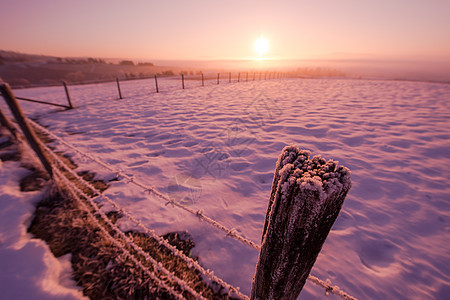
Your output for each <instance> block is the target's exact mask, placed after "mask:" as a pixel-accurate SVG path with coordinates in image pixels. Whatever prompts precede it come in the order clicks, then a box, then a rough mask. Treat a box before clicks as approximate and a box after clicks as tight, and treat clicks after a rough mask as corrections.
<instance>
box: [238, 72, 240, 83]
mask: <svg viewBox="0 0 450 300" xmlns="http://www.w3.org/2000/svg"><path fill="white" fill-rule="evenodd" d="M240 79H241V72H239V73H238V82H239V81H240Z"/></svg>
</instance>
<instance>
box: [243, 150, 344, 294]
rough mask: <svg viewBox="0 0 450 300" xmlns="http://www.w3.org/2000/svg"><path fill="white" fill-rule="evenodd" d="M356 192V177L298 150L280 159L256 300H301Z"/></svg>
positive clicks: (258, 270)
mask: <svg viewBox="0 0 450 300" xmlns="http://www.w3.org/2000/svg"><path fill="white" fill-rule="evenodd" d="M350 187H351V180H350V171H349V170H348V169H347V168H344V167H342V166H337V164H336V163H335V162H333V161H332V160H330V161H328V162H327V161H326V160H325V159H323V158H320V156H315V157H313V158H312V159H309V152H308V151H305V150H300V149H299V148H298V147H296V146H288V147H285V148H284V149H283V151H282V153H281V155H280V156H279V158H278V162H277V164H276V170H275V175H274V180H273V185H272V191H271V195H270V200H269V205H268V208H267V213H266V221H265V224H264V229H263V235H262V244H261V251H260V253H259V259H258V263H257V266H256V272H255V276H254V278H253V284H252V291H251V296H250V299H293V300H295V299H297V297H298V295H299V294H300V291H301V290H302V288H303V286H304V284H305V281H306V279H307V278H308V275H309V272H310V271H311V268H312V267H313V265H314V262H315V261H316V259H317V256H318V254H319V252H320V250H321V248H322V245H323V243H324V242H325V239H326V238H327V235H328V233H329V232H330V229H331V227H332V225H333V223H334V221H335V220H336V218H337V216H338V214H339V211H340V209H341V207H342V204H343V203H344V199H345V197H346V195H347V192H348V191H349V189H350Z"/></svg>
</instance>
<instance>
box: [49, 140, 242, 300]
mask: <svg viewBox="0 0 450 300" xmlns="http://www.w3.org/2000/svg"><path fill="white" fill-rule="evenodd" d="M43 147H44V149H45V150H46V151H47V152H49V153H50V155H51V156H52V157H53V159H54V160H55V161H56V162H57V163H58V164H59V165H60V166H61V167H63V168H64V169H65V171H66V172H68V173H69V174H70V175H72V176H73V177H74V178H75V179H76V180H77V181H78V182H79V183H80V184H82V185H83V186H85V187H87V188H88V189H89V190H91V192H93V193H94V197H92V198H90V199H89V203H90V204H91V206H93V207H94V209H95V210H96V211H99V210H100V208H99V207H98V205H97V204H96V203H95V202H94V199H95V198H97V197H101V198H103V199H104V200H106V201H107V202H108V203H110V204H111V205H112V206H113V207H114V208H116V209H117V210H118V212H120V213H122V214H123V215H124V216H126V217H127V218H129V219H130V220H131V221H132V222H133V223H135V224H136V225H137V226H139V227H140V228H141V229H143V230H144V232H145V233H147V234H149V236H151V237H152V238H154V239H155V240H156V241H157V242H158V243H159V244H160V245H161V246H164V247H166V248H168V249H169V250H170V251H171V252H172V253H173V254H174V255H175V256H177V257H179V258H181V259H182V260H183V261H184V262H185V263H186V264H187V265H188V267H194V268H195V269H196V270H198V271H199V272H200V273H201V274H202V275H203V276H205V277H206V278H208V279H209V280H211V281H215V282H217V283H219V284H221V285H222V286H223V287H224V288H225V290H226V291H227V292H229V294H230V295H233V296H236V297H239V298H242V299H248V297H247V296H245V295H244V294H242V293H240V292H239V289H238V288H236V287H233V286H232V285H230V284H228V283H226V282H225V281H223V280H222V279H220V278H219V277H217V276H215V275H214V272H213V271H210V270H205V269H204V268H203V267H202V266H201V265H200V264H199V263H198V262H196V261H195V260H193V259H192V258H190V257H188V256H186V255H185V254H184V253H183V252H181V251H180V250H178V249H177V248H176V247H174V246H172V245H171V244H170V243H169V241H168V240H166V239H164V238H163V237H161V236H159V235H158V234H156V232H155V231H154V230H151V229H149V228H147V227H145V226H144V225H143V224H142V222H140V221H138V220H136V218H134V217H133V216H132V215H131V214H130V213H128V212H127V211H126V210H125V209H124V208H122V207H121V206H120V205H119V204H118V203H117V202H115V201H113V200H112V199H110V198H109V197H108V196H106V195H104V194H103V193H102V192H101V191H100V190H98V189H97V188H95V187H94V186H93V185H92V184H91V183H89V182H88V181H86V180H85V179H83V178H82V177H81V176H79V175H78V174H77V173H76V172H74V171H73V170H72V169H70V168H69V167H67V166H66V165H65V164H64V162H62V160H61V159H60V158H59V157H58V156H57V155H56V154H55V153H54V151H52V150H51V149H50V148H49V147H48V146H46V145H44V144H43ZM75 189H76V191H77V192H78V193H80V192H81V193H83V194H82V196H83V197H89V196H88V195H87V194H86V193H85V192H82V191H81V190H80V189H79V188H77V187H76V186H75ZM99 213H101V214H102V218H107V220H108V222H107V223H108V225H110V223H111V222H110V220H109V218H108V217H107V216H106V215H104V213H102V212H99ZM103 215H104V217H103ZM110 226H111V225H110ZM116 227H117V226H115V225H114V228H116ZM117 230H119V231H120V232H122V231H121V230H120V229H118V228H117ZM136 247H139V246H136Z"/></svg>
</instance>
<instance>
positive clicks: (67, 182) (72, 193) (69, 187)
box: [54, 168, 185, 299]
mask: <svg viewBox="0 0 450 300" xmlns="http://www.w3.org/2000/svg"><path fill="white" fill-rule="evenodd" d="M54 172H55V174H56V175H57V178H58V179H59V180H61V181H62V182H63V183H64V184H65V186H66V188H67V190H68V191H69V193H70V196H71V197H72V198H73V199H75V200H76V201H77V203H78V204H79V205H80V207H81V208H82V209H83V210H84V211H86V212H87V215H88V217H89V218H90V219H91V220H92V221H93V222H94V224H95V225H96V226H97V227H98V228H99V229H100V231H101V232H102V234H103V236H104V237H105V238H106V239H107V240H108V241H110V242H111V243H112V244H113V245H115V246H116V247H118V248H119V249H121V250H122V252H123V253H124V255H125V256H126V257H128V258H129V259H131V260H132V261H133V262H134V263H135V265H136V266H138V267H139V268H140V269H142V270H143V271H144V273H146V274H147V275H148V276H149V277H150V278H151V279H152V280H154V282H156V283H157V284H158V285H159V286H161V287H163V288H164V289H166V290H167V291H168V292H169V293H170V294H171V295H172V296H174V297H175V298H176V299H185V298H184V297H183V295H181V294H180V293H178V292H177V291H175V290H174V289H173V287H171V286H169V285H167V284H166V283H165V282H164V281H162V280H161V279H159V278H158V277H157V276H156V274H155V273H154V272H152V271H150V270H149V269H148V268H147V267H145V266H144V265H142V263H141V262H140V261H139V260H138V259H137V258H136V257H135V256H133V255H132V254H131V253H130V252H129V251H128V250H127V249H125V248H124V247H123V244H121V243H120V242H119V241H118V240H117V238H114V237H113V236H112V235H111V234H110V233H109V232H108V231H107V230H106V229H105V228H104V227H103V225H102V224H100V222H99V221H98V219H97V218H96V217H95V216H94V215H93V214H92V212H91V210H90V209H89V208H88V206H87V205H86V204H85V203H84V201H83V200H81V198H80V196H79V194H83V192H81V191H79V189H78V188H77V187H76V186H75V185H73V183H71V182H70V180H69V179H67V177H65V176H64V175H63V174H62V173H61V172H60V171H59V170H58V169H56V168H54Z"/></svg>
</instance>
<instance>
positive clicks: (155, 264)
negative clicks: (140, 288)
mask: <svg viewBox="0 0 450 300" xmlns="http://www.w3.org/2000/svg"><path fill="white" fill-rule="evenodd" d="M45 149H46V150H47V151H48V152H49V154H50V155H51V156H52V157H53V159H54V160H55V161H56V162H57V164H58V165H59V166H60V167H61V168H63V169H64V170H65V171H66V172H69V173H70V174H71V175H72V176H75V177H76V179H77V180H78V181H79V182H80V183H81V184H84V185H85V186H86V187H89V186H88V184H87V182H86V181H85V180H84V179H82V178H81V177H80V176H78V174H76V173H75V172H73V171H72V170H70V168H69V167H68V166H67V165H66V164H65V163H64V162H63V161H62V160H61V159H60V158H59V157H58V156H57V155H56V154H55V153H54V152H53V151H51V150H50V149H49V148H48V147H47V146H45ZM53 168H54V172H55V174H57V176H58V178H59V179H61V180H62V181H63V182H64V183H65V184H66V186H68V187H69V191H71V194H72V196H74V197H75V199H76V200H77V202H78V203H79V204H81V206H82V207H83V208H84V210H86V212H87V213H88V215H90V217H91V218H93V219H95V221H94V222H95V223H96V225H97V226H98V227H99V228H100V230H101V231H102V232H103V233H104V234H106V237H107V238H108V240H110V241H111V239H113V240H116V238H114V237H112V236H111V234H110V233H109V232H107V230H106V229H105V228H104V226H102V225H101V224H100V223H99V222H98V220H97V218H96V217H95V215H94V214H93V213H92V212H91V210H89V208H88V207H87V206H86V204H85V203H84V202H83V201H82V200H81V199H80V196H81V197H83V198H85V199H86V201H87V202H88V204H89V205H90V206H91V207H92V208H93V210H94V211H95V212H96V214H98V215H99V216H100V219H101V220H102V221H103V222H105V223H106V224H107V225H108V226H109V227H110V228H111V229H112V230H113V231H114V232H115V233H116V234H117V235H118V236H119V237H120V238H121V239H122V240H123V241H124V242H125V243H126V244H127V245H128V246H130V247H131V248H132V249H133V250H134V251H136V252H137V253H138V254H139V255H141V256H143V257H145V259H146V261H148V262H150V263H151V265H152V267H153V268H154V269H156V270H158V271H160V272H161V273H163V274H164V275H165V276H167V278H169V279H170V280H171V281H172V282H176V283H177V284H178V285H179V286H180V288H181V289H183V290H185V291H186V292H188V293H190V294H191V295H193V296H194V297H195V298H196V299H205V298H204V297H203V296H201V295H200V294H198V293H197V292H196V291H195V290H194V289H192V288H191V287H190V286H189V285H188V284H187V283H186V282H185V281H184V280H182V279H180V278H178V277H177V276H176V275H175V274H174V273H173V272H171V271H169V270H167V269H166V268H165V267H164V266H163V265H162V264H161V263H160V262H157V261H156V260H155V259H154V258H153V257H151V256H150V255H149V254H148V253H147V252H145V251H144V250H143V249H142V248H141V247H140V246H138V245H136V243H134V241H133V239H132V237H130V236H127V235H126V234H125V233H124V232H123V231H122V230H120V229H119V228H118V227H117V225H115V224H114V223H113V222H112V221H111V219H110V218H108V217H107V216H106V214H105V213H103V212H102V211H101V210H100V208H99V207H98V205H97V204H96V203H95V202H94V201H93V199H92V198H91V197H89V195H88V194H87V193H86V192H83V191H82V190H81V189H80V188H78V187H77V186H76V185H75V184H73V183H72V182H71V181H70V180H69V179H68V178H67V177H66V176H64V175H63V174H62V173H61V172H60V171H59V170H58V168H55V166H53ZM94 191H95V189H94ZM114 244H115V245H116V246H118V247H119V249H121V250H122V251H123V252H124V253H125V254H126V256H127V257H129V258H131V259H132V260H133V262H134V263H136V264H137V265H138V266H139V267H140V268H141V269H143V271H144V272H145V273H147V274H148V275H149V276H150V278H152V279H153V280H155V282H157V283H158V284H160V283H161V282H162V281H161V280H160V279H159V278H158V277H157V276H156V274H154V272H152V271H150V270H149V269H148V268H146V267H145V266H143V265H142V263H141V262H140V260H139V259H138V258H136V257H135V256H134V255H133V254H131V253H130V252H129V251H128V250H127V249H126V248H124V245H123V244H120V243H119V242H117V241H115V242H114ZM161 286H163V287H164V288H165V289H167V290H168V291H169V292H170V293H171V294H173V295H174V296H175V297H176V298H179V299H184V297H183V296H181V297H179V295H178V293H177V292H176V291H175V290H173V288H172V287H169V286H167V285H166V284H163V285H161Z"/></svg>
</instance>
